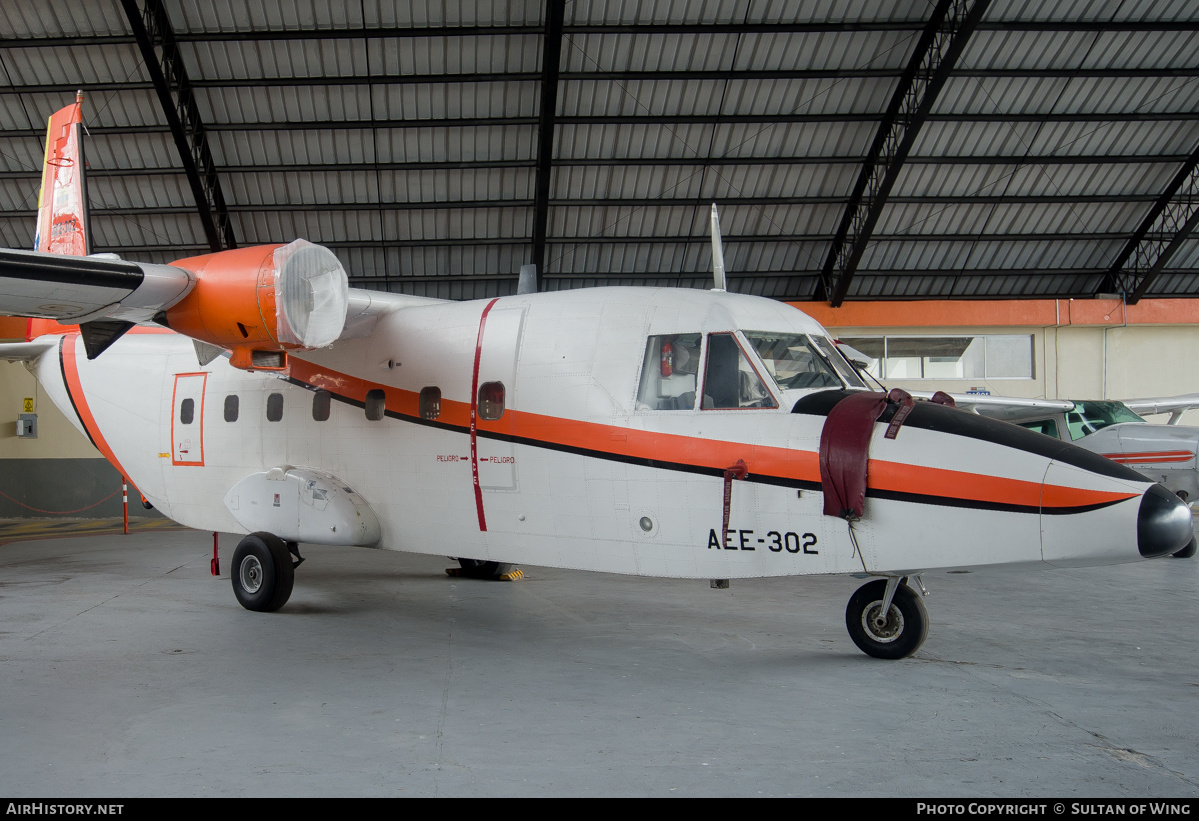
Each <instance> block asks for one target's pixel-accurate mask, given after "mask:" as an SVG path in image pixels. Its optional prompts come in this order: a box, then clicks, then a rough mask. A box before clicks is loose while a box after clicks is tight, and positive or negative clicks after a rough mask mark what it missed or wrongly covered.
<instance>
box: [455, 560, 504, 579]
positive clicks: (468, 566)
mask: <svg viewBox="0 0 1199 821" xmlns="http://www.w3.org/2000/svg"><path fill="white" fill-rule="evenodd" d="M458 564H460V565H462V575H463V576H464V577H465V578H468V579H483V580H485V581H499V579H500V576H503V575H504V574H505V573H507V572H508V571H509V570H510V569H512V565H510V564H501V563H500V562H485V561H483V560H481V559H459V560H458Z"/></svg>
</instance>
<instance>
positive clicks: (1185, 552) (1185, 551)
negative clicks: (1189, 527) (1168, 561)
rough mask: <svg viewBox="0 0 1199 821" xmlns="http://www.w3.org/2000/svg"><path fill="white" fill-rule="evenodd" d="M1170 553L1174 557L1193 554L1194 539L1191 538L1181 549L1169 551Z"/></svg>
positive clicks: (1184, 556)
mask: <svg viewBox="0 0 1199 821" xmlns="http://www.w3.org/2000/svg"><path fill="white" fill-rule="evenodd" d="M1170 555H1172V556H1173V557H1174V558H1176V559H1189V558H1191V557H1192V556H1194V555H1195V540H1194V539H1191V541H1190V542H1189V543H1188V544H1187V546H1186V547H1184V548H1183V549H1182V550H1180V551H1178V552H1177V553H1171V554H1170Z"/></svg>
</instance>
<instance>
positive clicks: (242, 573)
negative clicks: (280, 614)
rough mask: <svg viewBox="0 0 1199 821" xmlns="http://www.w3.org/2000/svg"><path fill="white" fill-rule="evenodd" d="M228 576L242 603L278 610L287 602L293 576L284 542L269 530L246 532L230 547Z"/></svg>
mask: <svg viewBox="0 0 1199 821" xmlns="http://www.w3.org/2000/svg"><path fill="white" fill-rule="evenodd" d="M295 564H299V562H296V563H295ZM229 577H230V579H231V580H232V582H233V595H235V596H237V600H238V602H240V603H241V606H242V607H244V608H246V609H247V610H256V611H258V612H262V613H272V612H274V611H276V610H278V609H279V608H280V607H282V606H283V605H285V604H287V600H288V599H289V598H290V597H291V588H292V585H293V584H294V583H295V579H296V574H295V565H294V564H293V563H292V559H291V551H289V550H288V545H287V542H285V541H283V540H282V539H280V538H279V537H278V536H276V535H274V534H273V533H251V534H250V535H249V536H246V537H245V538H244V539H242V540H241V542H240V543H239V544H238V545H237V550H235V551H233V567H232V568H230V571H229Z"/></svg>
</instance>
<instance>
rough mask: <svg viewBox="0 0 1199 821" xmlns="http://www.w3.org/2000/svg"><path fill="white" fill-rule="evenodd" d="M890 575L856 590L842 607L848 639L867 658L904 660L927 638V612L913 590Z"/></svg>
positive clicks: (905, 579) (904, 579) (903, 581)
mask: <svg viewBox="0 0 1199 821" xmlns="http://www.w3.org/2000/svg"><path fill="white" fill-rule="evenodd" d="M906 581H907V578H906V577H905V578H903V579H900V578H898V577H896V576H891V577H889V578H886V579H879V580H878V581H873V582H869V583H868V584H864V585H862V586H861V587H859V588H858V590H857V592H856V593H854V594H853V595H852V596H851V597H850V598H849V604H848V606H846V608H845V626H846V628H848V629H849V637H850V638H851V639H853V643H854V644H856V645H857V646H858V649H859V650H861V651H862V652H863V653H865V654H866V655H868V656H874V657H875V658H879V659H901V658H906V657H908V656H910V655H912V653H915V652H916V651H917V650H918V649H920V645H921V644H924V638H925V636H927V635H928V612H927V611H926V610H925V609H924V602H923V601H921V600H920V596H919V595H917V594H916V593H915V592H914V591H913V590H912V588H910V587H908V586H907V584H905V582H906Z"/></svg>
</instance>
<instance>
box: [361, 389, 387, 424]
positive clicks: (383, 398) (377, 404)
mask: <svg viewBox="0 0 1199 821" xmlns="http://www.w3.org/2000/svg"><path fill="white" fill-rule="evenodd" d="M386 410H387V395H386V394H385V393H383V391H381V390H380V389H378V388H375V389H374V390H370V391H367V392H366V418H367V419H369V420H370V421H372V422H378V421H379V420H380V419H382V418H383V413H384V411H386Z"/></svg>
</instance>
